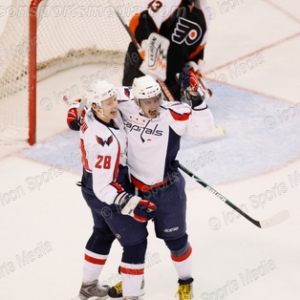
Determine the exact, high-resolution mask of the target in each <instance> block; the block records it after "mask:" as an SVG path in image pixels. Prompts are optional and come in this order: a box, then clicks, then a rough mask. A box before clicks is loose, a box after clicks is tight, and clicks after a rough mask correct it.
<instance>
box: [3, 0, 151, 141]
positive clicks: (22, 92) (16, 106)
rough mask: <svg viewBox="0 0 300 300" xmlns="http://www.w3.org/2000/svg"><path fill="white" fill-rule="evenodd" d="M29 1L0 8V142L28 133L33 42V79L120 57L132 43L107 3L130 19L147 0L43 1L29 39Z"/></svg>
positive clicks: (22, 137) (119, 60)
mask: <svg viewBox="0 0 300 300" xmlns="http://www.w3.org/2000/svg"><path fill="white" fill-rule="evenodd" d="M30 2H31V1H29V0H12V2H11V5H10V6H6V7H2V10H1V14H2V15H3V16H5V17H6V24H5V26H4V29H3V31H2V34H1V36H0V112H1V119H0V143H10V142H11V141H18V140H23V141H25V140H26V138H27V137H28V136H27V135H28V75H29V74H28V63H29V59H28V51H29V45H30V44H36V46H37V72H36V74H31V76H32V75H36V78H37V81H40V80H42V79H44V78H46V77H48V76H51V75H53V74H55V73H56V72H58V71H61V70H64V69H68V68H72V67H75V66H78V65H81V64H86V63H97V62H109V63H120V64H122V63H123V62H124V58H125V52H126V49H127V46H128V43H129V42H130V37H129V35H128V34H127V33H126V31H125V29H124V27H123V25H122V24H121V22H120V20H119V19H118V17H117V15H116V14H115V12H114V9H113V7H112V6H111V3H113V5H114V7H115V8H116V10H117V11H118V13H119V14H120V15H121V17H122V19H123V20H124V21H125V23H126V24H128V22H129V20H130V18H131V17H132V16H133V15H134V14H135V13H136V12H138V11H139V10H140V9H141V8H144V3H145V1H143V0H133V1H130V3H128V2H125V1H116V0H114V1H111V2H110V1H106V0H103V1H102V0H101V1H99V0H43V1H41V3H40V5H39V6H38V10H37V13H36V15H37V22H38V27H37V32H36V39H34V40H31V41H30V40H29V16H30Z"/></svg>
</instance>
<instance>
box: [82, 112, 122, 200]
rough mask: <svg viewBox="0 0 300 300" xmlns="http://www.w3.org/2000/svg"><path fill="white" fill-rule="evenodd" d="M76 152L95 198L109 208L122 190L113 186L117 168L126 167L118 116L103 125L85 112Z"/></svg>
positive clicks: (120, 120) (120, 123) (120, 119)
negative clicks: (90, 183) (80, 155)
mask: <svg viewBox="0 0 300 300" xmlns="http://www.w3.org/2000/svg"><path fill="white" fill-rule="evenodd" d="M79 138H80V149H81V152H82V164H83V167H84V169H85V170H86V171H87V172H88V173H91V176H92V180H93V191H94V193H95V195H96V196H97V198H99V199H100V200H101V201H103V202H106V203H107V204H112V203H113V200H114V199H115V197H116V196H117V194H118V193H120V192H121V191H122V187H121V186H120V185H119V184H117V183H116V178H117V176H118V170H119V165H120V164H121V165H124V166H125V164H126V151H127V148H126V147H127V139H126V131H125V129H124V124H123V121H122V118H121V116H120V113H119V112H118V116H117V118H115V119H113V120H111V121H110V123H109V124H105V123H104V122H102V121H101V120H99V119H97V118H96V117H95V116H94V114H93V112H92V110H91V108H89V109H88V110H87V112H86V114H85V116H84V118H83V121H82V123H81V127H80V131H79Z"/></svg>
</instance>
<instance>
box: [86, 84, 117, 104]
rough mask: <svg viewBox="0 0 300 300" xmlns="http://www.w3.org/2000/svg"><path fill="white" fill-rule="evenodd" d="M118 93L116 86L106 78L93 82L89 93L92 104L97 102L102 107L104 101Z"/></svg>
mask: <svg viewBox="0 0 300 300" xmlns="http://www.w3.org/2000/svg"><path fill="white" fill-rule="evenodd" d="M114 95H116V88H115V87H114V85H113V84H111V83H109V82H108V81H106V80H96V81H94V82H92V83H91V90H90V91H89V93H88V94H87V98H88V101H89V103H90V104H92V103H96V104H97V105H98V106H99V107H100V108H101V107H102V101H104V100H107V99H108V98H110V97H112V96H114Z"/></svg>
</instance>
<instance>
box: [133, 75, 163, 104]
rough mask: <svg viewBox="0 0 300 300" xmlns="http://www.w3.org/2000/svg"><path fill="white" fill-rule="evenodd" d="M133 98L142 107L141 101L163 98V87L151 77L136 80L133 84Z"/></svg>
mask: <svg viewBox="0 0 300 300" xmlns="http://www.w3.org/2000/svg"><path fill="white" fill-rule="evenodd" d="M132 91H133V96H134V98H136V100H137V103H138V104H139V105H140V100H143V99H149V98H152V97H155V96H160V97H161V87H160V85H159V84H158V83H157V82H156V80H155V79H154V78H152V77H151V76H149V75H145V76H142V77H138V78H135V79H134V80H133V84H132Z"/></svg>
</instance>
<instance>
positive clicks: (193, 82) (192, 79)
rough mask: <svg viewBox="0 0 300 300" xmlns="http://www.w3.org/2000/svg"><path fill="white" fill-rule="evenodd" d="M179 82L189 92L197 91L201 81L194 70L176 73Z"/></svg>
mask: <svg viewBox="0 0 300 300" xmlns="http://www.w3.org/2000/svg"><path fill="white" fill-rule="evenodd" d="M176 80H177V83H178V84H179V85H180V86H181V88H182V89H183V90H184V91H186V90H188V91H189V92H192V91H197V90H198V87H199V83H198V80H197V77H196V75H195V73H194V72H193V71H192V70H188V71H183V72H181V73H178V74H177V75H176Z"/></svg>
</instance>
